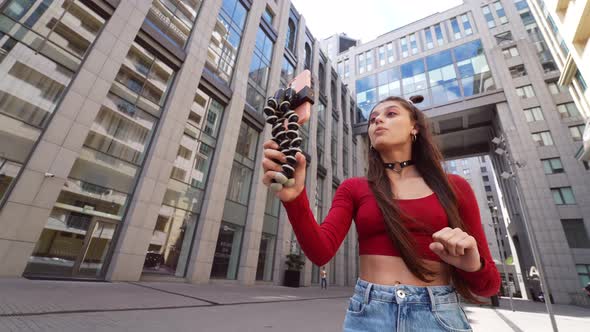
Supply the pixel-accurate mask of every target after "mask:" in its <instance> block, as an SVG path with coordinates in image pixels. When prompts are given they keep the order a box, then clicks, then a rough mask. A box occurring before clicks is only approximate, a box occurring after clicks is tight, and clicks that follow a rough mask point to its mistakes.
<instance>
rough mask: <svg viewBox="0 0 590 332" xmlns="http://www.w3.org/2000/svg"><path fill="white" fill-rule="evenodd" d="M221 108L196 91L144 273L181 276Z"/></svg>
mask: <svg viewBox="0 0 590 332" xmlns="http://www.w3.org/2000/svg"><path fill="white" fill-rule="evenodd" d="M222 113H223V106H222V105H221V104H220V103H219V102H217V101H216V100H215V99H213V98H211V97H210V96H209V95H208V94H207V93H206V92H205V91H203V90H201V89H199V90H197V93H196V94H195V98H194V100H193V103H192V105H191V109H190V114H189V118H188V120H187V122H186V125H185V128H184V133H183V135H182V138H181V141H180V146H179V147H178V152H177V156H176V159H175V160H174V166H173V168H172V172H171V174H170V181H169V182H168V188H167V189H166V194H165V195H164V199H163V201H162V206H161V208H160V212H159V214H158V220H157V221H156V226H155V228H154V231H153V234H152V239H151V241H150V245H149V248H148V252H147V254H146V258H145V262H144V272H148V273H162V274H171V275H175V276H178V277H183V276H184V275H185V273H186V264H187V262H188V257H189V254H190V246H191V243H192V241H193V238H194V232H195V229H196V226H197V220H198V217H199V213H200V211H201V207H202V202H203V196H204V193H205V192H204V190H205V184H206V182H207V177H208V174H209V169H210V166H211V162H212V159H213V155H214V152H215V147H216V143H217V135H218V132H219V125H220V120H221V118H222Z"/></svg>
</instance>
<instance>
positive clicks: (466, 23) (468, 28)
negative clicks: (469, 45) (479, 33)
mask: <svg viewBox="0 0 590 332" xmlns="http://www.w3.org/2000/svg"><path fill="white" fill-rule="evenodd" d="M461 21H462V22H463V31H465V35H466V36H469V35H471V34H472V33H473V29H472V28H471V22H469V17H468V16H467V14H463V15H461Z"/></svg>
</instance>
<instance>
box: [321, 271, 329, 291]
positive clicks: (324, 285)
mask: <svg viewBox="0 0 590 332" xmlns="http://www.w3.org/2000/svg"><path fill="white" fill-rule="evenodd" d="M321 277H322V283H321V287H322V288H325V289H328V272H326V268H325V267H323V268H322V273H321Z"/></svg>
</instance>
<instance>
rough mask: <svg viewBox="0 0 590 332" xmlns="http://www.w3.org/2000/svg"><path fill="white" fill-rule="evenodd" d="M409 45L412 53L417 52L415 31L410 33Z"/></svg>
mask: <svg viewBox="0 0 590 332" xmlns="http://www.w3.org/2000/svg"><path fill="white" fill-rule="evenodd" d="M410 47H411V49H412V54H417V53H418V43H417V42H416V34H415V33H413V34H411V35H410Z"/></svg>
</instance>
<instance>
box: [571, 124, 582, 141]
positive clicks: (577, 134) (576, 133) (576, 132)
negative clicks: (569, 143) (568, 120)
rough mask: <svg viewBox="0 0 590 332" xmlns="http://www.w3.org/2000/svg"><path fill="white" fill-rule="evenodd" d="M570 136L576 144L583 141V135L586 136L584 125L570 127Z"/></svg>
mask: <svg viewBox="0 0 590 332" xmlns="http://www.w3.org/2000/svg"><path fill="white" fill-rule="evenodd" d="M569 129H570V134H571V135H572V138H573V139H574V142H579V141H582V135H583V134H584V125H577V126H571V127H569Z"/></svg>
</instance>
